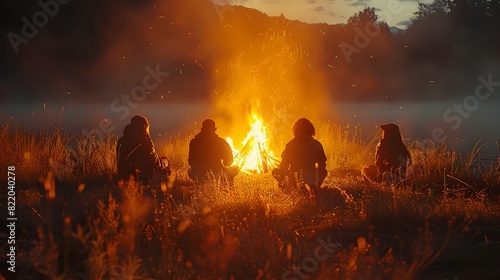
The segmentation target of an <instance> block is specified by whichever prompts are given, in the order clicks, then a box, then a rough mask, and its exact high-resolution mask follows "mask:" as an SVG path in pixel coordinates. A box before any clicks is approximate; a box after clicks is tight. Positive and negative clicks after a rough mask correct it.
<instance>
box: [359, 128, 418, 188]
mask: <svg viewBox="0 0 500 280" xmlns="http://www.w3.org/2000/svg"><path fill="white" fill-rule="evenodd" d="M380 129H381V130H382V140H380V142H379V144H378V145H377V151H376V154H375V165H370V166H368V167H365V168H363V169H362V171H361V174H362V176H363V179H364V180H365V181H367V182H371V183H375V182H377V183H380V182H382V181H384V180H385V181H386V182H387V184H388V185H392V184H394V183H395V181H398V180H404V179H405V178H406V169H407V167H408V166H410V165H411V164H412V159H411V155H410V153H409V152H408V149H407V147H406V145H405V144H404V143H403V136H402V135H401V133H400V131H399V127H398V126H397V125H395V124H393V123H389V124H384V125H381V126H380Z"/></svg>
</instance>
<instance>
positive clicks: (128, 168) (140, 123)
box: [116, 115, 169, 183]
mask: <svg viewBox="0 0 500 280" xmlns="http://www.w3.org/2000/svg"><path fill="white" fill-rule="evenodd" d="M116 154H117V160H118V176H119V177H120V178H121V179H125V180H130V179H131V178H133V179H134V180H135V181H141V182H143V183H149V182H150V179H151V178H152V177H153V176H154V175H160V176H163V175H165V178H164V179H165V180H166V176H168V175H169V167H168V162H167V160H166V158H160V157H159V156H158V154H157V153H156V150H155V147H154V144H153V141H152V140H151V137H150V135H149V121H148V119H147V118H146V117H144V116H140V115H136V116H134V117H132V119H131V120H130V123H129V124H128V125H127V126H126V127H125V129H124V130H123V136H122V137H120V139H118V142H117V146H116ZM131 176H132V177H131Z"/></svg>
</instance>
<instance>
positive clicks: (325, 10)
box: [213, 0, 432, 29]
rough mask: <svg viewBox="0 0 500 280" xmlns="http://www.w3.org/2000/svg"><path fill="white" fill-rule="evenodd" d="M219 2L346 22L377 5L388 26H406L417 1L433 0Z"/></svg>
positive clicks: (308, 19) (304, 18)
mask: <svg viewBox="0 0 500 280" xmlns="http://www.w3.org/2000/svg"><path fill="white" fill-rule="evenodd" d="M213 2H214V3H218V4H229V5H241V6H245V7H248V8H253V9H256V10H260V11H262V12H264V13H266V14H267V15H269V16H279V15H281V14H283V15H284V16H285V17H287V18H289V19H292V20H299V21H303V22H307V23H328V24H339V23H346V22H347V19H349V17H351V16H352V15H354V14H355V13H357V12H359V11H361V10H363V9H364V8H365V7H374V8H375V9H376V10H377V14H378V15H379V17H380V19H381V20H383V21H385V22H386V23H387V24H388V25H389V26H396V27H399V28H401V29H405V28H406V24H407V23H408V21H409V19H410V18H411V17H412V15H413V13H414V12H415V11H416V10H417V7H418V3H419V2H420V3H430V2H432V0H421V1H417V0H213Z"/></svg>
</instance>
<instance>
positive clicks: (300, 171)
mask: <svg viewBox="0 0 500 280" xmlns="http://www.w3.org/2000/svg"><path fill="white" fill-rule="evenodd" d="M314 135H316V129H315V128H314V125H313V124H312V123H311V121H309V120H308V119H306V118H301V119H299V120H297V121H296V122H295V124H294V125H293V136H294V138H293V139H292V140H290V142H288V143H287V144H286V146H285V149H284V150H283V152H282V154H281V159H282V160H281V163H280V164H279V167H278V168H277V169H275V170H273V176H274V177H275V178H276V179H277V180H278V181H279V182H282V181H283V179H284V178H285V177H288V178H289V179H291V181H292V183H293V184H294V185H297V186H304V184H307V185H308V186H309V188H310V189H312V190H317V189H318V188H319V187H320V186H321V184H322V183H323V181H324V180H325V178H326V176H327V170H326V155H325V151H324V149H323V145H322V144H321V143H320V142H319V141H318V140H316V139H314V138H313V137H314ZM297 180H298V181H297Z"/></svg>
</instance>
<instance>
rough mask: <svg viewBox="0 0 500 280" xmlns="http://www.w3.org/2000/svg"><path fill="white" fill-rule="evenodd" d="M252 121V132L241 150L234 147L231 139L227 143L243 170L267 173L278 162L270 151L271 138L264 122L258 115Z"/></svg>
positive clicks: (253, 116)
mask: <svg viewBox="0 0 500 280" xmlns="http://www.w3.org/2000/svg"><path fill="white" fill-rule="evenodd" d="M251 119H252V121H251V123H250V130H249V131H248V133H247V135H246V137H245V139H244V140H243V141H241V146H240V147H239V148H238V147H236V146H235V145H234V141H233V140H232V139H231V138H230V137H228V138H227V141H228V143H229V145H230V146H231V148H232V149H233V154H234V157H235V163H236V165H238V166H239V167H240V169H241V170H243V171H248V172H257V173H266V172H269V169H271V168H273V167H275V166H276V165H277V160H276V159H275V157H274V153H273V152H272V151H271V150H269V145H268V141H269V138H268V137H267V133H266V126H265V125H264V122H263V120H262V119H261V118H259V116H257V115H256V114H253V115H252V118H251Z"/></svg>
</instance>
